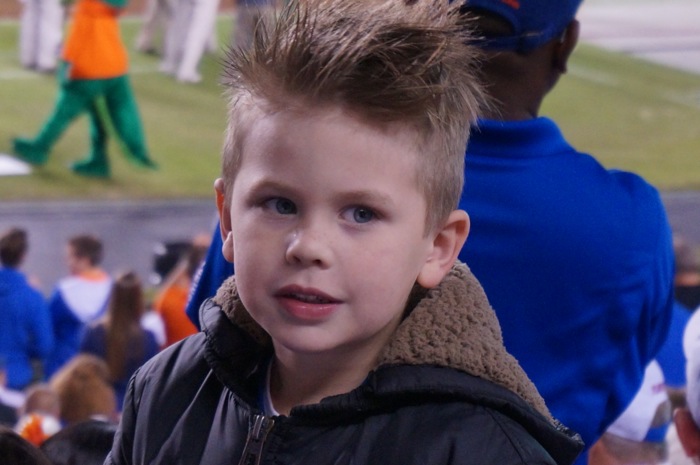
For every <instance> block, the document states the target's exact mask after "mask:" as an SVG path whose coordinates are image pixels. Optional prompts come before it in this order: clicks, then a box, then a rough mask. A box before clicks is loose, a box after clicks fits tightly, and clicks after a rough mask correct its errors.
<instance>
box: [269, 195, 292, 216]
mask: <svg viewBox="0 0 700 465" xmlns="http://www.w3.org/2000/svg"><path fill="white" fill-rule="evenodd" d="M265 204H266V205H267V207H268V208H270V209H272V210H274V211H275V212H276V213H279V214H280V215H293V214H295V213H296V212H297V206H296V205H294V202H292V201H291V200H289V199H285V198H283V197H275V198H274V199H270V200H268V201H267V202H265Z"/></svg>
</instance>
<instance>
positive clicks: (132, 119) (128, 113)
mask: <svg viewBox="0 0 700 465" xmlns="http://www.w3.org/2000/svg"><path fill="white" fill-rule="evenodd" d="M105 103H106V108H105V110H106V112H107V113H108V115H109V120H111V122H112V125H113V126H114V131H115V132H116V133H117V137H118V138H119V139H120V140H121V141H122V143H123V147H122V152H124V155H126V157H127V159H128V160H129V161H130V162H132V163H135V164H137V165H139V166H143V167H145V168H150V169H157V168H158V165H157V164H156V162H154V161H153V160H152V159H151V158H150V157H149V156H148V150H147V148H146V141H145V137H144V135H143V127H142V125H141V117H140V116H139V111H138V107H137V105H136V99H135V98H134V94H133V92H132V91H131V85H130V84H129V79H128V76H120V77H118V78H114V79H113V80H112V87H111V89H110V92H109V93H107V94H105Z"/></svg>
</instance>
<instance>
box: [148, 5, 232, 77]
mask: <svg viewBox="0 0 700 465" xmlns="http://www.w3.org/2000/svg"><path fill="white" fill-rule="evenodd" d="M174 1H175V13H174V17H173V19H172V21H170V24H169V26H168V30H167V31H166V34H165V47H164V52H163V59H162V60H161V63H160V67H159V69H160V71H161V72H163V73H166V74H170V75H173V76H175V78H176V79H177V80H178V81H180V82H185V83H197V82H200V81H201V80H202V76H201V74H200V73H199V71H198V68H199V62H200V61H201V59H202V56H203V55H204V52H205V51H206V50H207V49H208V48H209V49H211V48H212V47H211V42H212V41H213V40H214V39H213V38H212V37H215V34H216V15H217V12H218V9H219V0H174ZM214 48H216V47H214Z"/></svg>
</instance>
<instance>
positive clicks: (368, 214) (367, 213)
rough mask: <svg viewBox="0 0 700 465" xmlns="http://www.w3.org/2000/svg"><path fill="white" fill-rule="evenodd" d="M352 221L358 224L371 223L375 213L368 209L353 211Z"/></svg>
mask: <svg viewBox="0 0 700 465" xmlns="http://www.w3.org/2000/svg"><path fill="white" fill-rule="evenodd" d="M352 219H353V220H355V222H357V223H369V222H370V221H372V220H373V219H374V212H373V211H372V210H370V209H369V208H366V207H357V208H355V209H353V212H352Z"/></svg>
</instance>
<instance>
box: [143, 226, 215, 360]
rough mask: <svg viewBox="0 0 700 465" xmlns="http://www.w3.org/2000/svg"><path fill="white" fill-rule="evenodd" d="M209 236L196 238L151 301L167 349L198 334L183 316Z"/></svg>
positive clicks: (185, 315)
mask: <svg viewBox="0 0 700 465" xmlns="http://www.w3.org/2000/svg"><path fill="white" fill-rule="evenodd" d="M209 242H210V240H209V236H208V235H206V234H203V235H198V236H196V237H195V238H194V239H193V241H192V243H191V244H190V247H189V249H188V250H186V251H185V252H184V254H183V256H182V258H181V259H180V261H179V263H178V264H177V265H176V266H175V268H174V269H173V270H172V271H171V272H170V273H169V274H168V276H167V277H166V279H165V281H164V283H163V285H162V286H161V288H160V290H159V291H158V294H157V295H156V298H155V302H154V309H155V311H156V312H158V313H159V314H160V315H161V318H162V319H163V323H164V324H165V334H166V338H167V339H166V343H165V345H166V346H169V345H171V344H173V343H175V342H177V341H179V340H181V339H184V338H185V337H187V336H189V335H191V334H194V333H196V332H197V328H196V327H195V325H194V324H192V322H191V321H190V319H189V318H188V317H187V314H186V313H185V307H186V305H187V299H188V297H189V294H190V289H191V287H192V279H193V277H194V274H195V273H196V272H197V270H198V269H199V266H200V264H201V263H202V261H203V260H204V257H205V255H206V253H207V250H208V248H209Z"/></svg>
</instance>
